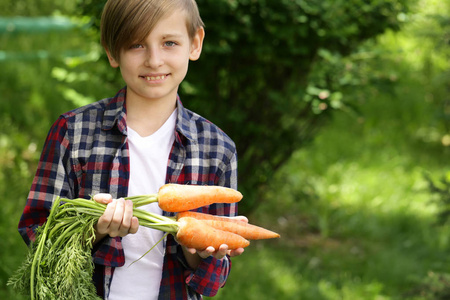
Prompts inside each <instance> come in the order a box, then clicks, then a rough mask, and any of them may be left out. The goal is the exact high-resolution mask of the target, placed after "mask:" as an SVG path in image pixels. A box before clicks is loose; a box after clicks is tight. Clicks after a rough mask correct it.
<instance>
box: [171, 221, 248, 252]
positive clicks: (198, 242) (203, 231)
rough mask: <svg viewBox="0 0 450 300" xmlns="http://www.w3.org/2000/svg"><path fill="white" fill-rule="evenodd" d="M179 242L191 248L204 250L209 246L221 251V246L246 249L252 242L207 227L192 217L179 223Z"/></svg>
mask: <svg viewBox="0 0 450 300" xmlns="http://www.w3.org/2000/svg"><path fill="white" fill-rule="evenodd" d="M178 223H179V224H178V226H179V228H178V232H177V234H176V237H177V240H178V241H179V242H180V243H181V244H183V245H185V246H186V247H189V248H195V249H199V250H204V249H206V248H207V247H209V246H212V247H214V249H216V250H217V249H219V247H220V245H222V244H226V245H228V249H232V250H234V249H237V248H245V247H247V246H248V245H250V242H249V241H247V240H246V239H245V238H243V237H241V236H240V235H237V234H235V233H232V232H227V231H222V230H219V229H216V228H213V227H210V226H207V225H205V224H204V223H202V222H201V221H199V220H196V219H194V218H190V217H184V218H181V219H180V220H179V221H178Z"/></svg>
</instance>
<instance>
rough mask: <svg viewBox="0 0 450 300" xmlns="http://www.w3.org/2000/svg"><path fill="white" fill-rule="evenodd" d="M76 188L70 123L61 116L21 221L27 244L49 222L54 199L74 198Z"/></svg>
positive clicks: (50, 135)
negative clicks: (74, 186) (68, 124)
mask: <svg viewBox="0 0 450 300" xmlns="http://www.w3.org/2000/svg"><path fill="white" fill-rule="evenodd" d="M72 186H73V185H72V182H71V164H70V143H69V139H68V130H67V122H66V120H65V119H64V118H63V117H60V118H59V119H58V120H57V121H56V122H55V123H54V124H53V126H52V127H51V129H50V131H49V133H48V135H47V139H46V141H45V144H44V147H43V150H42V153H41V157H40V160H39V164H38V167H37V171H36V174H35V177H34V179H33V183H32V185H31V189H30V193H29V194H28V198H27V202H26V205H25V208H24V210H23V213H22V216H21V218H20V221H19V226H18V229H19V233H20V234H21V236H22V238H23V239H24V241H25V242H26V243H27V244H30V243H31V242H33V241H34V240H35V230H36V229H37V227H38V226H40V225H42V224H43V223H45V221H46V220H47V217H48V215H49V211H50V208H51V206H52V203H53V201H54V199H55V198H56V197H57V196H61V197H65V198H71V197H72V188H71V187H72Z"/></svg>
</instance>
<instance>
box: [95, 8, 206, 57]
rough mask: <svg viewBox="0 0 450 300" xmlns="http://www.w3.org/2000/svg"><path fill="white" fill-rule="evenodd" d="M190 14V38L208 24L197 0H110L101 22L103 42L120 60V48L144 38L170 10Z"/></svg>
mask: <svg viewBox="0 0 450 300" xmlns="http://www.w3.org/2000/svg"><path fill="white" fill-rule="evenodd" d="M177 10H182V11H184V12H185V13H186V26H187V30H188V34H189V37H190V38H191V39H193V38H194V36H195V34H196V33H197V30H198V29H199V28H200V27H204V24H203V21H202V19H201V17H200V13H199V11H198V7H197V3H196V2H195V0H108V2H107V3H106V4H105V7H104V9H103V14H102V19H101V23H100V32H101V43H102V45H103V47H104V48H105V49H106V50H107V51H108V52H109V53H110V54H111V56H112V57H113V58H114V59H116V60H119V58H120V50H121V49H123V48H125V47H129V46H131V45H132V44H133V43H134V42H137V41H142V40H144V39H145V38H146V37H147V36H148V35H149V34H150V32H151V31H152V30H153V28H154V27H155V25H156V23H157V22H158V21H159V20H160V19H161V18H163V17H165V16H166V15H167V14H169V13H173V12H174V11H177Z"/></svg>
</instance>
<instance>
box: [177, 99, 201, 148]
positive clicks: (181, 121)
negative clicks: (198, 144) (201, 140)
mask: <svg viewBox="0 0 450 300" xmlns="http://www.w3.org/2000/svg"><path fill="white" fill-rule="evenodd" d="M177 107H178V116H177V124H176V125H175V131H176V132H177V133H178V134H180V135H181V136H184V137H185V138H186V139H188V140H189V141H190V142H191V143H194V142H195V141H196V140H197V131H196V130H195V128H192V126H193V122H192V116H191V114H189V110H187V109H186V108H184V106H183V103H182V102H181V99H180V97H179V96H178V95H177Z"/></svg>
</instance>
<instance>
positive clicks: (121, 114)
mask: <svg viewBox="0 0 450 300" xmlns="http://www.w3.org/2000/svg"><path fill="white" fill-rule="evenodd" d="M126 94H127V89H126V87H124V88H123V89H121V90H120V91H119V92H118V93H117V94H116V95H115V96H114V97H113V98H111V101H109V102H108V104H107V105H106V108H105V113H104V114H103V123H102V129H103V130H111V129H112V128H113V127H114V125H116V124H117V128H118V129H119V130H120V132H122V134H124V135H126V134H127V122H126V118H127V117H126V116H127V114H126V108H125V98H126Z"/></svg>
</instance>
